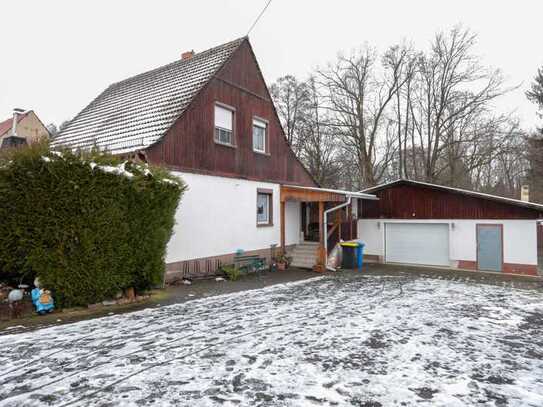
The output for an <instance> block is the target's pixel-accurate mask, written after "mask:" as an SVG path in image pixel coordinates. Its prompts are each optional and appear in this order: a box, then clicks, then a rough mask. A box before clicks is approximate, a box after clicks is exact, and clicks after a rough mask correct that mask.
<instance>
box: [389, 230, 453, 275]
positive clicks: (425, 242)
mask: <svg viewBox="0 0 543 407" xmlns="http://www.w3.org/2000/svg"><path fill="white" fill-rule="evenodd" d="M385 259H386V261H387V262H393V263H412V264H424V265H429V266H448V265H449V225H448V224H443V223H386V224H385Z"/></svg>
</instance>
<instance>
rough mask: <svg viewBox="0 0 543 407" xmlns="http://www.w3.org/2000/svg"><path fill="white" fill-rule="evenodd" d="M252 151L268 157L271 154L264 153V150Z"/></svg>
mask: <svg viewBox="0 0 543 407" xmlns="http://www.w3.org/2000/svg"><path fill="white" fill-rule="evenodd" d="M253 153H255V154H260V155H264V156H266V157H270V156H271V154H270V153H266V152H264V151H258V150H253Z"/></svg>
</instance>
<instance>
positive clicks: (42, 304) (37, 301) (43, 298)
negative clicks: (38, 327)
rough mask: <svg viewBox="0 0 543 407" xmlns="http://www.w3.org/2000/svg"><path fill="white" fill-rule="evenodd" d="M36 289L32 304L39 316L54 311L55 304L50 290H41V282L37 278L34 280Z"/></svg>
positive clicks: (33, 293) (33, 291) (33, 292)
mask: <svg viewBox="0 0 543 407" xmlns="http://www.w3.org/2000/svg"><path fill="white" fill-rule="evenodd" d="M34 286H35V287H36V288H34V289H33V290H32V304H34V307H36V311H37V312H38V314H40V315H43V314H46V313H48V312H51V311H53V309H54V308H55V303H54V301H53V297H52V295H51V292H50V291H49V290H44V289H42V288H40V280H39V279H38V278H37V277H36V279H35V280H34Z"/></svg>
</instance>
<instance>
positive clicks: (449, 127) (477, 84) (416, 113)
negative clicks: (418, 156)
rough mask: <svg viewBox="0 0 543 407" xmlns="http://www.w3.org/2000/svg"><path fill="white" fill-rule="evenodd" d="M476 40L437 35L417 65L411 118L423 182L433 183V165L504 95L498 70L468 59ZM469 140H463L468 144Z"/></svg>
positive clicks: (463, 34) (461, 34) (459, 31)
mask: <svg viewBox="0 0 543 407" xmlns="http://www.w3.org/2000/svg"><path fill="white" fill-rule="evenodd" d="M475 43H476V35H475V34H473V33H471V31H469V30H467V29H464V28H462V27H461V26H457V27H455V28H453V29H452V30H451V31H450V32H449V33H447V34H446V33H443V32H440V33H438V34H437V35H436V36H435V38H434V40H433V42H432V47H431V51H430V53H429V54H428V55H422V56H421V57H420V58H419V62H418V76H419V78H418V86H417V90H416V92H415V94H414V97H415V100H414V101H413V102H412V103H411V108H412V109H413V112H412V115H411V117H412V118H413V120H414V123H413V126H414V130H415V133H416V134H417V136H418V142H419V145H420V146H421V147H422V148H423V150H424V152H425V156H424V174H421V175H422V176H423V177H424V179H425V180H427V181H437V180H438V179H439V172H440V168H439V161H440V158H441V156H442V154H443V152H444V150H446V149H449V148H451V144H457V143H464V142H465V140H464V139H463V136H465V135H468V134H471V135H472V136H476V135H474V134H473V132H469V131H468V132H465V131H464V132H462V131H459V130H460V129H466V128H467V127H469V125H470V123H471V122H476V121H477V120H478V119H479V118H480V116H481V114H482V113H484V112H486V111H488V110H489V109H490V104H491V102H492V101H494V100H495V99H496V98H498V97H499V96H501V95H503V94H504V93H506V92H507V91H509V90H510V89H504V87H503V85H504V79H503V76H502V74H501V72H500V71H499V70H489V69H487V68H485V67H484V66H482V64H481V62H480V59H479V57H477V56H475V55H474V54H473V47H474V45H475ZM469 141H471V140H468V142H469Z"/></svg>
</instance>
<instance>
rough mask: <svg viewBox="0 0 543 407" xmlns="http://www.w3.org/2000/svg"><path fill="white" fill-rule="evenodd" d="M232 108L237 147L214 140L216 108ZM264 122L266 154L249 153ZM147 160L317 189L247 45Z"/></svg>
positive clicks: (200, 95) (177, 168) (198, 171)
mask: <svg viewBox="0 0 543 407" xmlns="http://www.w3.org/2000/svg"><path fill="white" fill-rule="evenodd" d="M217 103H220V104H224V105H227V106H231V107H232V108H234V109H235V119H234V139H235V147H231V146H225V145H221V144H217V143H215V141H214V109H215V104H217ZM254 118H261V119H265V120H266V121H267V122H268V128H267V137H268V140H267V154H262V153H257V152H255V151H253V134H252V127H253V119H254ZM146 152H147V158H148V159H149V161H150V162H153V163H162V164H165V165H167V166H169V167H170V168H172V169H174V170H179V171H187V172H196V173H202V174H209V175H217V176H225V177H235V178H244V179H250V180H258V181H268V182H276V183H287V184H296V185H301V186H311V187H314V186H317V184H316V183H315V181H314V180H313V178H312V177H311V176H310V175H309V173H308V172H307V170H306V169H305V168H304V167H303V165H302V164H301V163H300V161H299V160H298V159H297V158H296V156H295V155H294V153H293V151H292V150H291V148H290V146H289V145H288V143H287V140H286V138H285V135H284V133H283V129H282V127H281V123H280V121H279V118H278V116H277V113H276V111H275V107H274V105H273V102H272V100H271V97H270V94H269V92H268V88H267V86H266V83H265V81H264V78H263V76H262V74H261V72H260V69H259V67H258V63H257V61H256V58H255V56H254V53H253V51H252V48H251V45H250V43H249V41H248V40H245V41H244V42H243V43H242V44H241V45H240V46H239V47H238V49H237V50H236V51H235V52H234V53H233V54H232V56H231V57H230V59H229V60H228V61H227V62H226V63H225V64H224V65H223V67H222V68H221V69H220V70H219V71H218V72H217V74H216V75H214V77H213V78H212V79H211V80H210V81H209V82H208V83H207V85H206V86H205V87H204V88H203V89H202V90H201V91H200V93H199V94H198V95H197V96H196V97H195V98H194V99H193V101H192V102H191V104H190V106H189V107H188V108H187V109H186V110H185V112H184V113H183V114H182V116H181V117H180V118H178V119H177V120H176V121H175V123H174V124H173V126H172V127H171V128H170V129H169V130H168V131H167V132H166V134H165V136H164V137H163V138H162V139H161V140H160V141H159V142H158V143H156V144H155V145H153V146H151V147H149V148H148V149H147V151H146Z"/></svg>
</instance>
